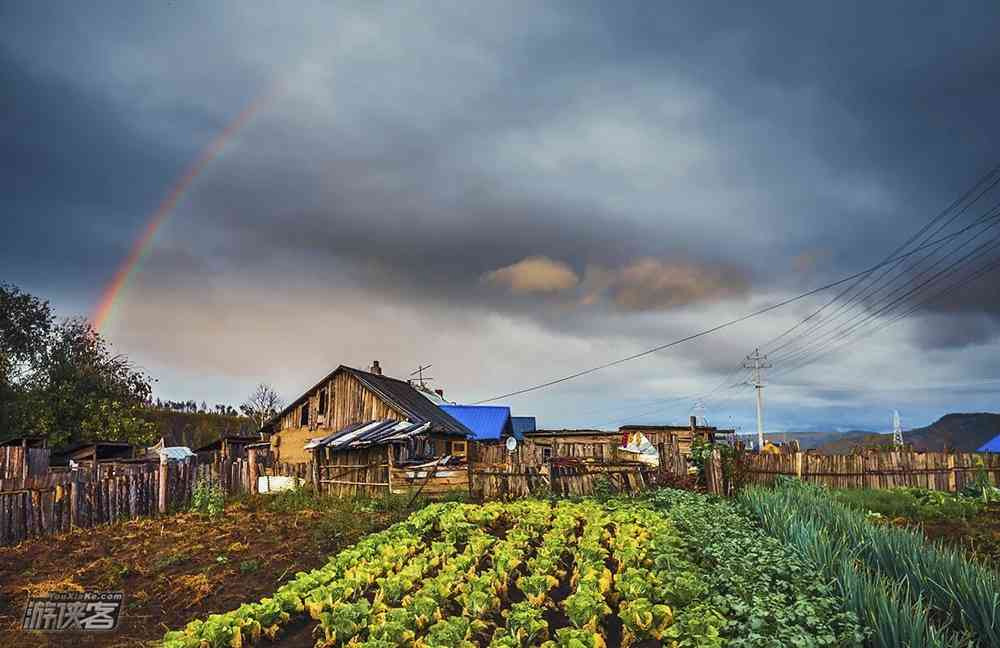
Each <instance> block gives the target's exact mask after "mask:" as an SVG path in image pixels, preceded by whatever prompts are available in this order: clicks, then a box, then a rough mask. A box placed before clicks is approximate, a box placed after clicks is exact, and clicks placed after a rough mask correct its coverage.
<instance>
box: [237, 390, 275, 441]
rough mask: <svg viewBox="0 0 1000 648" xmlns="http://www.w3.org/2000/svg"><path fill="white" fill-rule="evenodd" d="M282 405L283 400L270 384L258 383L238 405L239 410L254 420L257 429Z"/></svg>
mask: <svg viewBox="0 0 1000 648" xmlns="http://www.w3.org/2000/svg"><path fill="white" fill-rule="evenodd" d="M282 407H284V402H283V401H282V400H281V396H279V395H278V392H277V391H275V390H274V388H272V387H271V386H270V385H268V384H266V383H260V384H259V385H257V389H255V390H254V392H253V393H252V394H251V395H250V397H249V398H248V399H246V401H244V402H243V404H242V405H240V411H241V412H243V414H244V415H245V416H247V417H249V418H250V420H252V421H253V422H254V425H256V426H257V430H260V429H261V428H262V427H264V424H265V423H267V421H268V419H270V418H271V417H273V416H274V415H276V414H277V413H278V412H279V411H281V408H282Z"/></svg>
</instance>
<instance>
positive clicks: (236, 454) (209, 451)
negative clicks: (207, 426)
mask: <svg viewBox="0 0 1000 648" xmlns="http://www.w3.org/2000/svg"><path fill="white" fill-rule="evenodd" d="M260 442H261V440H260V436H258V435H254V436H246V435H238V434H229V435H223V436H221V437H219V438H218V439H216V440H215V441H212V442H211V443H206V444H205V445H203V446H201V447H200V448H196V449H195V451H194V452H195V454H196V455H198V459H200V460H202V461H209V462H211V461H217V460H220V459H222V460H225V459H246V457H247V446H250V445H254V444H259V443H260Z"/></svg>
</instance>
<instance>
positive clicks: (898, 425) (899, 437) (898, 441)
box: [892, 410, 903, 448]
mask: <svg viewBox="0 0 1000 648" xmlns="http://www.w3.org/2000/svg"><path fill="white" fill-rule="evenodd" d="M892 445H894V446H896V447H897V448H902V447H903V423H902V421H900V420H899V410H892Z"/></svg>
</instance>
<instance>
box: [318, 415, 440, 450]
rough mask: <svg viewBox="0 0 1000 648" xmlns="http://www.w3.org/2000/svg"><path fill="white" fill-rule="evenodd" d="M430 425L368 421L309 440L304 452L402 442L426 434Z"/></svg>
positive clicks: (424, 423) (425, 423)
mask: <svg viewBox="0 0 1000 648" xmlns="http://www.w3.org/2000/svg"><path fill="white" fill-rule="evenodd" d="M429 428H430V423H427V422H420V423H413V422H411V421H390V420H386V421H368V422H367V423H352V424H351V425H348V426H347V427H345V428H343V429H341V430H337V431H336V432H333V433H332V434H328V435H326V436H324V437H319V438H316V439H311V440H310V441H309V443H307V444H306V445H305V449H306V450H312V449H314V448H320V447H326V448H334V449H343V448H363V447H366V446H371V445H379V444H383V443H391V442H393V441H402V440H404V439H407V438H409V437H411V436H414V435H417V434H420V433H422V432H426V431H427V430H428V429H429Z"/></svg>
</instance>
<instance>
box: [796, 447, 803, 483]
mask: <svg viewBox="0 0 1000 648" xmlns="http://www.w3.org/2000/svg"><path fill="white" fill-rule="evenodd" d="M795 476H796V477H797V478H798V479H800V480H801V479H802V453H801V452H796V453H795Z"/></svg>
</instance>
